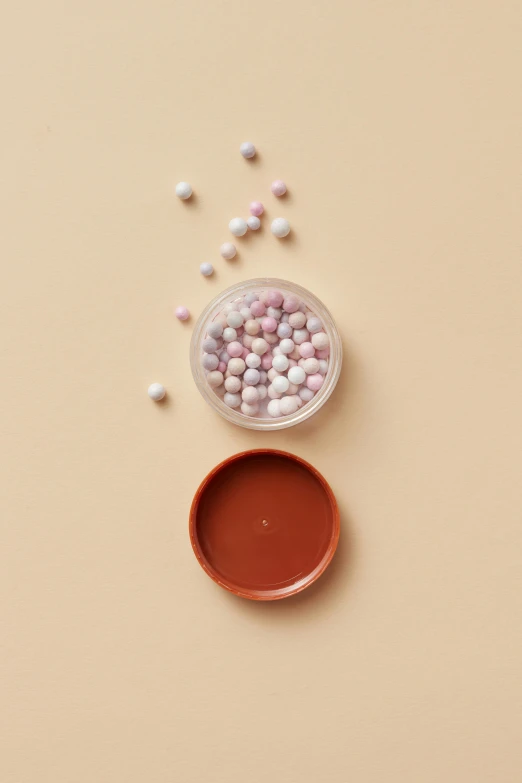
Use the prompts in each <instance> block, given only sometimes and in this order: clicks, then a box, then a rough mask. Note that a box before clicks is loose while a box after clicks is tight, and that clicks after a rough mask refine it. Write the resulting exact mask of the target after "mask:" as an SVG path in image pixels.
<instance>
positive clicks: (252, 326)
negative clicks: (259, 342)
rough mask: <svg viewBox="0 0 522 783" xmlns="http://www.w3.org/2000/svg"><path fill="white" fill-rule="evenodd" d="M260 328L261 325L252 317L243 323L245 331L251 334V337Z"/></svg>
mask: <svg viewBox="0 0 522 783" xmlns="http://www.w3.org/2000/svg"><path fill="white" fill-rule="evenodd" d="M260 330H261V326H260V325H259V324H258V322H257V321H256V320H255V319H254V318H250V320H248V321H247V322H246V323H245V332H246V333H247V334H249V335H251V336H252V337H255V336H256V334H258V333H259V331H260Z"/></svg>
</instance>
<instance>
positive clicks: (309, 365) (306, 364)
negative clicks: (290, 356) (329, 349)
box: [301, 356, 320, 375]
mask: <svg viewBox="0 0 522 783" xmlns="http://www.w3.org/2000/svg"><path fill="white" fill-rule="evenodd" d="M301 361H302V362H303V364H302V367H303V370H304V371H305V373H306V374H307V375H315V374H316V373H318V372H319V367H320V364H319V361H318V360H317V359H316V358H315V356H312V358H311V359H302V360H301Z"/></svg>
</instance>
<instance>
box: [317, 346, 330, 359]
mask: <svg viewBox="0 0 522 783" xmlns="http://www.w3.org/2000/svg"><path fill="white" fill-rule="evenodd" d="M315 356H316V358H317V359H328V357H329V356H330V347H328V348H325V349H324V350H323V351H316V352H315Z"/></svg>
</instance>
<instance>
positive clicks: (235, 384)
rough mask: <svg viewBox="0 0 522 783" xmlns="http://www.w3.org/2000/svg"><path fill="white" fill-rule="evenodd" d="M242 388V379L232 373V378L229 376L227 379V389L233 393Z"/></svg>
mask: <svg viewBox="0 0 522 783" xmlns="http://www.w3.org/2000/svg"><path fill="white" fill-rule="evenodd" d="M240 388H241V381H240V379H239V378H238V377H237V376H236V375H231V376H230V378H227V379H226V381H225V389H226V390H227V392H231V393H232V394H236V393H237V392H238V391H239V390H240Z"/></svg>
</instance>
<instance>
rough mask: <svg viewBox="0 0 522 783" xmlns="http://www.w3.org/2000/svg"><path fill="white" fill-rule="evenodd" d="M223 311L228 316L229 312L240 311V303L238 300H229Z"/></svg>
mask: <svg viewBox="0 0 522 783" xmlns="http://www.w3.org/2000/svg"><path fill="white" fill-rule="evenodd" d="M223 312H224V314H225V316H227V315H228V314H229V313H234V312H238V313H239V305H238V303H237V302H229V303H228V304H226V305H225V307H224V308H223Z"/></svg>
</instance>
